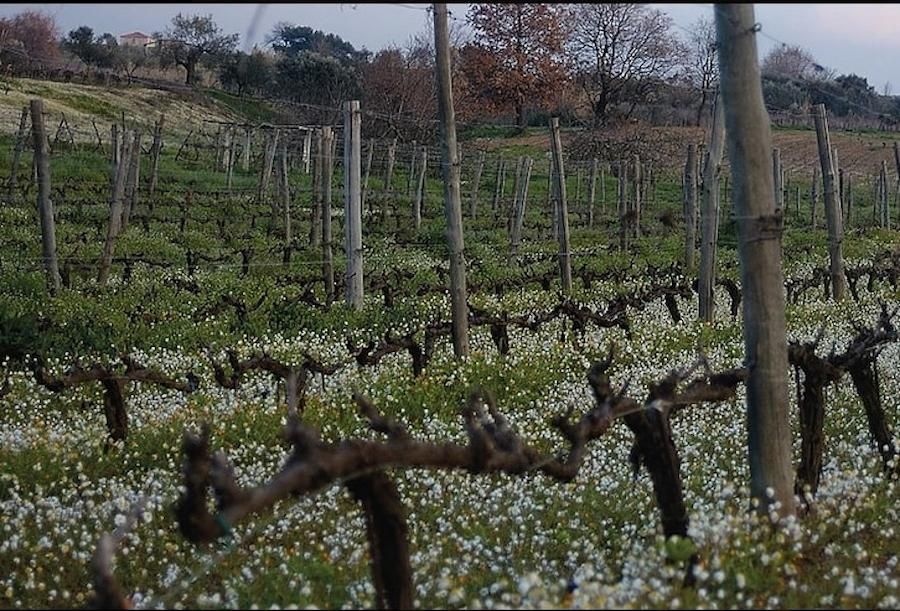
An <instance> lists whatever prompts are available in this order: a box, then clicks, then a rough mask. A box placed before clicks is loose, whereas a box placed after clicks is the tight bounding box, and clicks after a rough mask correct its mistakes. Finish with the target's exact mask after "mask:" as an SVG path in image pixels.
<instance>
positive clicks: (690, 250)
mask: <svg viewBox="0 0 900 611" xmlns="http://www.w3.org/2000/svg"><path fill="white" fill-rule="evenodd" d="M696 154H697V152H696V147H695V146H694V145H693V144H689V145H688V154H687V162H686V163H685V164H684V229H685V231H684V272H685V274H691V273H692V272H693V270H694V245H695V243H696V241H697V236H696V234H695V233H694V231H695V228H696V226H697V175H696V174H695V173H694V172H695V171H696V169H697V159H696Z"/></svg>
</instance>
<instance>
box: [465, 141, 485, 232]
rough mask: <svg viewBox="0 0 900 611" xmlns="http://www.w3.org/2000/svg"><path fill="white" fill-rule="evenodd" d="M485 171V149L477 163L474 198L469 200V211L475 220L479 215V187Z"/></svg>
mask: <svg viewBox="0 0 900 611" xmlns="http://www.w3.org/2000/svg"><path fill="white" fill-rule="evenodd" d="M483 171H484V151H479V153H478V162H477V163H476V164H475V178H474V179H473V180H472V199H471V200H470V201H469V213H470V215H471V216H472V219H473V220H474V219H475V218H476V217H477V216H478V188H479V187H480V186H481V173H482V172H483Z"/></svg>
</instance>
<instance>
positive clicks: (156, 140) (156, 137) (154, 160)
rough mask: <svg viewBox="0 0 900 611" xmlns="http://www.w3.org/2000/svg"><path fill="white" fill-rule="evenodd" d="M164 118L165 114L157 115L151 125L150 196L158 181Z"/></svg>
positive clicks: (154, 191) (152, 194)
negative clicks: (153, 123)
mask: <svg viewBox="0 0 900 611" xmlns="http://www.w3.org/2000/svg"><path fill="white" fill-rule="evenodd" d="M165 120H166V116H165V115H159V119H158V120H157V121H156V125H154V127H153V148H152V149H151V151H150V155H151V161H150V187H149V189H148V191H149V195H150V197H151V198H153V196H154V194H155V193H156V185H157V184H158V183H159V157H160V154H161V153H162V146H163V141H162V130H163V124H164V122H165ZM151 205H152V204H151Z"/></svg>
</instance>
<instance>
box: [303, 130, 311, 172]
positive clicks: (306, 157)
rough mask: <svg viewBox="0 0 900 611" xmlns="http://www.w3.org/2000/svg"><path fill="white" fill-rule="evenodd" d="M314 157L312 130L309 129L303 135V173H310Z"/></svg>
mask: <svg viewBox="0 0 900 611" xmlns="http://www.w3.org/2000/svg"><path fill="white" fill-rule="evenodd" d="M311 157H312V130H310V129H307V130H306V134H305V135H304V136H303V173H304V174H309V161H310V158H311Z"/></svg>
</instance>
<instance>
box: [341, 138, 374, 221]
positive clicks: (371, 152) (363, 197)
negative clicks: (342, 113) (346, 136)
mask: <svg viewBox="0 0 900 611" xmlns="http://www.w3.org/2000/svg"><path fill="white" fill-rule="evenodd" d="M345 146H346V145H345ZM374 155H375V140H374V139H372V138H369V146H368V152H367V153H366V175H365V178H363V183H362V195H361V197H360V209H362V210H368V208H366V197H367V196H368V195H369V175H370V174H371V173H372V157H374Z"/></svg>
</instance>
